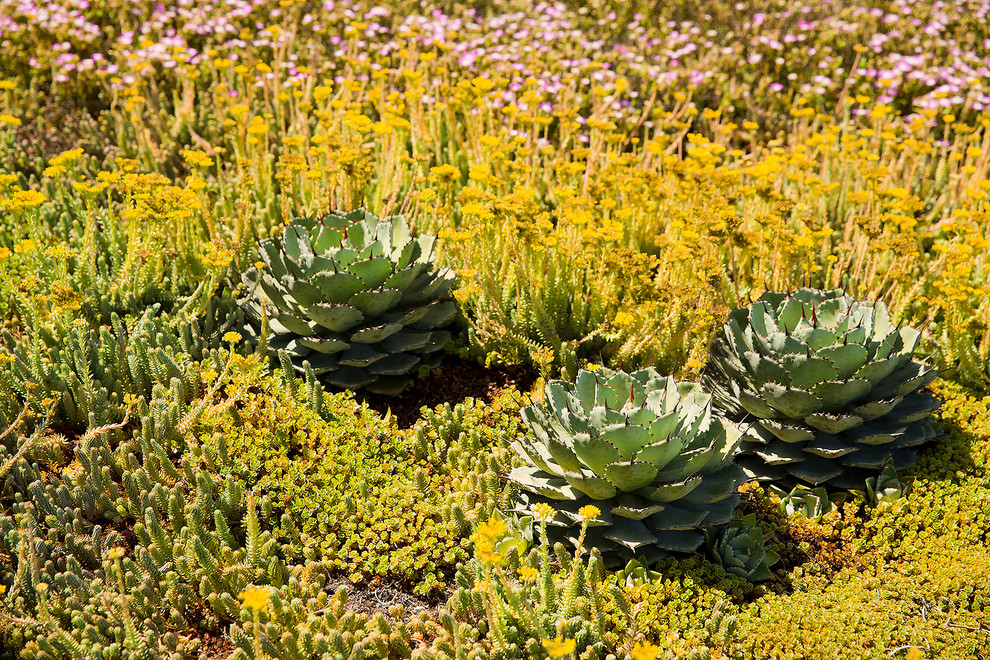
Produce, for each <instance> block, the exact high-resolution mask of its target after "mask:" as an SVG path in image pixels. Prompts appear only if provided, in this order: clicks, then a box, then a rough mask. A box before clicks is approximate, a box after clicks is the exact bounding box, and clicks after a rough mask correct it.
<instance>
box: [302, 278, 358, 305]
mask: <svg viewBox="0 0 990 660" xmlns="http://www.w3.org/2000/svg"><path fill="white" fill-rule="evenodd" d="M309 281H310V282H311V283H312V284H313V285H314V286H317V287H319V289H320V291H322V293H323V295H322V298H321V299H322V300H324V301H326V302H332V303H335V304H340V303H346V302H347V301H348V300H350V299H351V297H352V296H353V295H354V294H355V293H357V292H359V291H362V290H363V289H364V288H365V285H364V282H362V281H361V279H360V278H358V277H357V276H355V275H351V274H350V273H343V272H341V273H336V272H327V271H323V272H320V273H316V274H315V275H313V276H312V277H311V278H310V279H309Z"/></svg>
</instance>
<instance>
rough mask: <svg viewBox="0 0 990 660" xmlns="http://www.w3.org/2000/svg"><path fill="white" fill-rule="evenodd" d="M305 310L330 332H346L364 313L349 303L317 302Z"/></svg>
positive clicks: (357, 322) (358, 321) (356, 323)
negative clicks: (331, 303) (326, 303)
mask: <svg viewBox="0 0 990 660" xmlns="http://www.w3.org/2000/svg"><path fill="white" fill-rule="evenodd" d="M307 311H308V312H309V317H310V318H311V319H313V320H314V321H316V322H317V323H318V324H320V326H322V327H324V328H326V329H327V330H329V331H330V332H347V331H348V330H351V329H352V328H354V327H355V326H356V325H358V324H359V323H361V321H363V320H364V314H362V313H361V311H360V310H358V309H357V308H354V307H351V306H350V305H324V304H319V303H317V304H314V305H310V306H309V308H308V310H307ZM280 320H281V319H280ZM283 323H284V321H283ZM299 334H302V333H299Z"/></svg>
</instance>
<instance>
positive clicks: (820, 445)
mask: <svg viewBox="0 0 990 660" xmlns="http://www.w3.org/2000/svg"><path fill="white" fill-rule="evenodd" d="M856 450H857V448H856V447H853V446H851V445H848V444H846V443H844V442H842V441H841V440H839V439H838V438H837V437H835V436H834V435H820V436H818V437H817V438H815V439H814V440H813V441H812V442H809V443H808V444H807V445H805V447H804V451H806V452H808V453H809V454H814V455H815V456H819V457H821V458H829V459H834V458H838V457H840V456H845V455H846V454H851V453H853V452H854V451H856Z"/></svg>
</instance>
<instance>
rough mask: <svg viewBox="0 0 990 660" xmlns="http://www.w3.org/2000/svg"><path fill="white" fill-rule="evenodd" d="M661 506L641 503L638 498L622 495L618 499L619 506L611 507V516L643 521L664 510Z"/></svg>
mask: <svg viewBox="0 0 990 660" xmlns="http://www.w3.org/2000/svg"><path fill="white" fill-rule="evenodd" d="M664 508H665V507H664V505H663V504H656V503H649V502H643V500H641V499H640V498H638V497H633V496H629V495H624V496H621V497H620V498H619V504H618V505H617V506H614V507H612V514H613V515H616V516H621V517H623V518H628V519H629V520H643V519H645V518H649V517H650V516H654V515H656V514H658V513H660V512H662V511H663V510H664Z"/></svg>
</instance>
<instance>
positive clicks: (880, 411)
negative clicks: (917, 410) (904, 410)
mask: <svg viewBox="0 0 990 660" xmlns="http://www.w3.org/2000/svg"><path fill="white" fill-rule="evenodd" d="M901 401H903V397H899V396H898V397H894V398H893V399H885V400H883V401H867V402H866V403H863V404H862V405H859V406H856V407H855V408H853V412H854V413H855V414H856V415H858V416H859V417H862V418H863V420H864V421H867V422H871V421H873V420H874V419H877V418H878V417H883V416H884V415H886V414H887V413H889V412H890V411H891V410H893V409H894V406H896V405H897V404H898V403H900V402H901Z"/></svg>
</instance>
